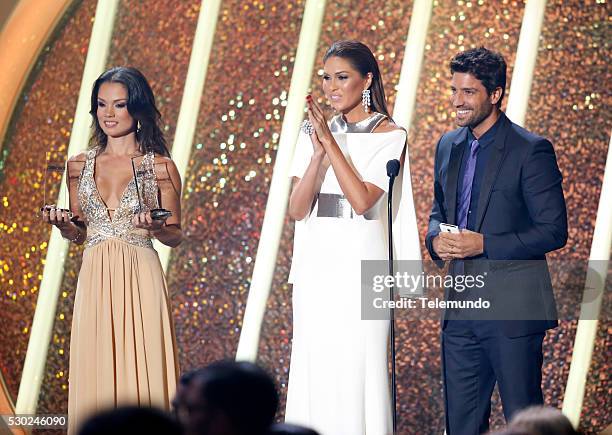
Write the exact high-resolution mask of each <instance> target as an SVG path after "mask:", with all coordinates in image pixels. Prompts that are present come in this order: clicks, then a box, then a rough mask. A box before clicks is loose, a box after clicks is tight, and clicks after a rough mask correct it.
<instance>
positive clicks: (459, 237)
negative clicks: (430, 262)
mask: <svg viewBox="0 0 612 435" xmlns="http://www.w3.org/2000/svg"><path fill="white" fill-rule="evenodd" d="M432 245H433V249H434V251H436V254H438V257H440V258H441V259H442V260H453V259H458V258H468V257H475V256H476V255H480V254H482V253H483V252H484V237H483V236H482V234H480V233H475V232H473V231H469V230H461V232H460V233H459V234H452V233H440V234H438V235H437V236H436V237H434V239H433V241H432Z"/></svg>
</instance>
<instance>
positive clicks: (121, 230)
mask: <svg viewBox="0 0 612 435" xmlns="http://www.w3.org/2000/svg"><path fill="white" fill-rule="evenodd" d="M97 152H98V149H97V148H94V149H92V150H90V151H89V152H88V153H87V160H86V162H85V167H84V168H83V172H82V173H81V177H80V180H79V187H78V198H79V204H80V206H81V210H82V211H83V214H84V215H85V216H84V217H85V220H86V223H87V239H86V240H85V247H86V248H89V247H92V246H95V245H97V244H98V243H100V242H103V241H104V240H108V239H121V240H123V241H124V242H127V243H130V244H132V245H136V246H140V247H143V248H151V249H152V248H153V243H152V242H151V238H150V237H149V236H148V232H147V231H146V230H143V229H141V228H136V227H134V225H133V224H132V218H133V216H134V213H137V212H138V211H139V210H140V205H139V201H138V194H137V190H136V184H135V182H134V178H132V179H131V180H130V182H129V183H128V185H127V186H126V188H125V190H124V192H123V194H122V195H121V200H120V201H119V205H118V206H117V208H116V209H115V212H114V214H113V217H112V218H111V216H110V214H109V213H108V209H107V208H106V205H105V204H104V201H103V200H102V197H101V196H100V192H99V191H98V187H97V186H96V181H95V179H94V168H95V161H96V160H95V159H96V154H97ZM154 163H155V155H154V154H153V153H152V152H150V153H147V154H146V155H145V156H144V157H143V159H142V161H141V162H140V165H139V167H138V170H137V171H136V173H137V177H138V189H139V191H140V197H141V203H142V206H143V207H142V208H143V211H148V210H150V209H153V208H157V207H158V200H157V181H156V178H155V169H154Z"/></svg>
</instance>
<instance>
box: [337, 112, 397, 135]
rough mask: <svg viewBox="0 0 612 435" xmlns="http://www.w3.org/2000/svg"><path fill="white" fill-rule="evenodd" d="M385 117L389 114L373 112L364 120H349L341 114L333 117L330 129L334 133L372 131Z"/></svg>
mask: <svg viewBox="0 0 612 435" xmlns="http://www.w3.org/2000/svg"><path fill="white" fill-rule="evenodd" d="M385 119H387V115H383V114H382V113H378V112H372V114H371V115H370V116H368V117H367V118H366V119H364V120H362V121H359V122H347V121H346V118H345V117H344V115H342V114H339V115H336V116H334V117H333V118H332V119H331V121H330V124H329V129H330V130H331V132H332V133H372V132H373V131H374V129H376V127H378V126H379V125H380V123H381V122H383V121H384V120H385Z"/></svg>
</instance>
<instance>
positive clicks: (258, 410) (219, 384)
mask: <svg viewBox="0 0 612 435" xmlns="http://www.w3.org/2000/svg"><path fill="white" fill-rule="evenodd" d="M191 382H196V385H198V387H199V394H200V395H201V397H202V398H203V399H204V400H205V403H206V404H207V405H208V406H209V407H210V408H211V409H216V410H219V411H221V412H223V413H224V414H225V415H226V416H227V417H228V418H229V419H230V421H231V422H232V424H233V426H234V428H235V429H236V430H237V431H238V433H241V434H245V435H246V434H249V435H258V434H265V433H266V431H267V430H268V428H269V427H270V425H271V424H272V422H273V421H274V415H275V414H276V409H277V407H278V393H277V391H276V387H275V386H274V381H273V380H272V378H270V376H269V375H268V374H267V373H266V372H265V370H263V369H262V368H260V367H258V366H256V365H255V364H252V363H249V362H235V361H220V362H216V363H213V364H211V365H209V366H207V367H205V368H203V369H201V370H198V371H196V372H195V374H194V375H193V378H192V379H191Z"/></svg>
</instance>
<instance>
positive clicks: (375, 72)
mask: <svg viewBox="0 0 612 435" xmlns="http://www.w3.org/2000/svg"><path fill="white" fill-rule="evenodd" d="M330 57H341V58H343V59H346V60H348V61H349V62H350V63H351V65H353V68H355V69H356V70H357V71H359V73H360V74H361V75H362V76H363V77H365V76H367V75H368V73H372V84H371V85H370V87H369V89H370V92H371V96H370V98H371V106H370V108H371V109H372V111H374V112H379V113H382V114H383V115H386V116H387V117H388V118H389V119H391V115H390V114H389V110H388V109H387V99H386V97H385V88H384V87H383V81H382V77H381V76H380V69H379V68H378V62H376V58H375V57H374V54H373V53H372V50H370V49H369V48H368V46H367V45H365V44H364V43H362V42H359V41H336V42H334V43H333V44H332V45H331V47H329V49H328V50H327V52H326V53H325V56H323V62H324V63H325V62H327V59H329V58H330Z"/></svg>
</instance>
